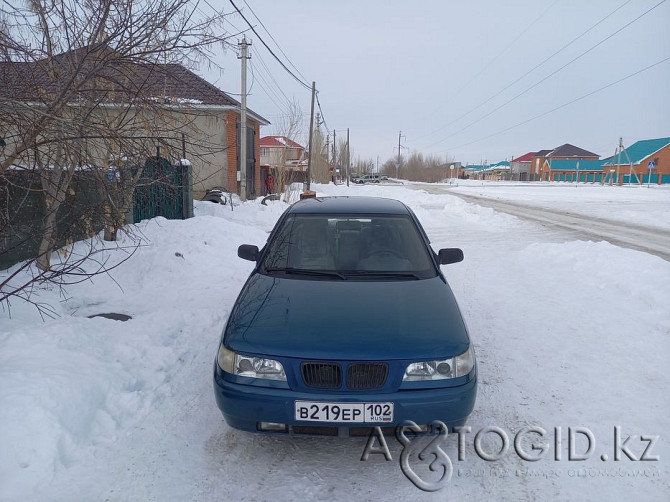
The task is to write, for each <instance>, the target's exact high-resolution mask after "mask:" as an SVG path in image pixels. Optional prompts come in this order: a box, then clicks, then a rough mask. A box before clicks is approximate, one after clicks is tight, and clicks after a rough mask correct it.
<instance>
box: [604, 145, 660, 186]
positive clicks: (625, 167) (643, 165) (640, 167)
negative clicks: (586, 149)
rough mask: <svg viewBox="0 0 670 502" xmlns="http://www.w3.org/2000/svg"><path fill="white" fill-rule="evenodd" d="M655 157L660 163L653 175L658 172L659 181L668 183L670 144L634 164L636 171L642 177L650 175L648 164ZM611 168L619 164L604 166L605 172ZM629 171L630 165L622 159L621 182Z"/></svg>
mask: <svg viewBox="0 0 670 502" xmlns="http://www.w3.org/2000/svg"><path fill="white" fill-rule="evenodd" d="M655 158H658V163H657V165H656V168H655V169H654V170H653V171H652V176H653V175H655V174H658V175H659V176H658V183H662V182H663V181H665V182H666V183H668V177H670V145H666V146H664V147H663V148H661V149H660V150H659V151H658V152H656V153H653V154H651V155H649V156H647V157H645V158H644V159H642V160H641V161H640V163H639V164H635V165H633V169H634V171H635V173H636V174H637V175H638V176H639V177H640V179H642V176H646V175H648V174H649V169H647V164H648V163H649V162H650V161H652V160H654V159H655ZM610 169H617V165H616V164H614V165H611V166H603V173H607V174H609V170H610ZM629 171H630V165H629V164H624V163H623V161H622V164H621V166H620V168H619V175H620V176H619V184H621V183H623V182H624V176H626V175H628V173H629ZM664 176H665V177H666V179H665V180H663V177H664Z"/></svg>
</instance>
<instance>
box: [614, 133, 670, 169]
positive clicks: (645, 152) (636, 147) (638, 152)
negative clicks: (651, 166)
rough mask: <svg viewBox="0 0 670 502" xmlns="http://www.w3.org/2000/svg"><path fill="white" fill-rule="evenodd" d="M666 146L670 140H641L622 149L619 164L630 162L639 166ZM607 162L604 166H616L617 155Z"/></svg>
mask: <svg viewBox="0 0 670 502" xmlns="http://www.w3.org/2000/svg"><path fill="white" fill-rule="evenodd" d="M667 145H670V138H657V139H643V140H641V141H636V142H635V143H633V144H632V145H630V146H629V147H628V148H624V151H623V152H621V163H622V164H628V162H632V163H633V164H639V163H640V162H642V161H643V160H644V159H646V158H647V157H649V156H651V155H653V154H655V153H656V152H658V151H659V150H660V149H661V148H663V147H664V146H667ZM626 154H628V155H626ZM629 159H630V160H629ZM608 160H609V161H608V162H607V163H606V164H605V165H612V164H614V165H616V164H617V163H618V161H619V158H618V155H617V156H616V158H611V159H608Z"/></svg>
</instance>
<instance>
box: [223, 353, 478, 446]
mask: <svg viewBox="0 0 670 502" xmlns="http://www.w3.org/2000/svg"><path fill="white" fill-rule="evenodd" d="M214 366H215V368H214V393H215V395H216V402H217V405H218V406H219V409H220V410H221V412H222V413H223V417H224V419H225V421H226V423H227V424H228V425H230V426H231V427H233V428H235V429H240V430H245V431H249V432H262V431H260V429H259V422H273V423H279V424H286V425H287V428H286V431H285V432H297V431H299V430H313V431H316V430H317V429H318V428H319V427H324V428H330V429H338V430H341V429H348V428H349V429H351V428H356V429H360V428H365V427H373V426H375V425H378V424H373V423H337V422H318V423H314V422H304V421H299V420H296V419H295V416H294V413H295V405H294V403H295V401H323V402H340V403H341V402H351V403H365V402H388V401H392V402H393V403H394V420H393V422H392V423H385V424H383V425H384V426H385V427H396V426H398V425H400V424H403V423H404V422H406V421H408V420H411V421H413V422H414V423H416V424H418V425H428V424H431V423H432V422H433V421H435V420H439V421H441V422H443V423H444V424H445V425H447V426H448V427H449V428H452V427H454V426H457V425H462V424H463V423H464V422H465V420H466V419H467V417H468V415H470V413H471V412H472V409H473V408H474V404H475V398H476V395H477V375H476V367H475V369H474V370H473V371H472V373H471V375H470V377H469V379H468V381H467V382H466V383H464V384H463V385H459V386H456V387H440V388H431V389H407V390H405V389H403V390H399V391H396V392H392V393H358V392H356V393H352V392H327V391H322V392H298V391H294V390H291V389H285V388H271V387H259V386H255V385H243V384H239V383H233V382H229V381H227V380H226V379H225V378H224V376H223V373H222V372H221V371H220V370H219V369H218V368H217V365H216V363H214ZM315 434H319V433H318V432H315ZM339 435H342V433H341V431H340V434H339Z"/></svg>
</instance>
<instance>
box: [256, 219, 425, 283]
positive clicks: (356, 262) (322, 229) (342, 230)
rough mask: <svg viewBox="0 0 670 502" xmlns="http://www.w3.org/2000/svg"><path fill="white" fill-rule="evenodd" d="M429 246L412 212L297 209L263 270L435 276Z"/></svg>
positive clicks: (278, 234)
mask: <svg viewBox="0 0 670 502" xmlns="http://www.w3.org/2000/svg"><path fill="white" fill-rule="evenodd" d="M430 252H431V251H430V250H429V248H428V247H427V246H426V244H425V241H424V240H423V238H422V236H421V233H420V231H419V229H418V228H417V226H416V224H415V223H414V221H413V220H412V219H411V218H410V217H409V216H404V215H397V216H396V215H390V216H380V215H369V216H366V215H355V216H342V215H327V214H324V215H292V216H289V217H287V218H286V219H285V220H284V221H283V222H282V224H281V226H280V228H278V229H277V231H276V232H275V233H274V237H273V238H272V240H271V242H269V243H268V246H267V251H266V253H265V254H264V258H263V262H262V264H261V271H263V272H265V273H270V274H275V273H278V274H282V273H286V272H287V271H290V272H292V273H295V272H299V271H330V272H337V273H340V274H345V275H347V277H350V276H361V277H362V276H366V277H374V275H375V274H377V273H384V274H389V275H391V276H393V275H394V274H395V275H403V274H410V276H411V277H418V278H425V277H434V276H435V275H436V274H437V270H436V268H435V265H434V263H433V261H432V259H431V256H430V254H429V253H430Z"/></svg>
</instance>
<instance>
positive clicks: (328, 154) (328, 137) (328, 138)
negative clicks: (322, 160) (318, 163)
mask: <svg viewBox="0 0 670 502" xmlns="http://www.w3.org/2000/svg"><path fill="white" fill-rule="evenodd" d="M329 159H330V133H329V132H327V133H326V164H327V165H328V170H329V171H330V160H329ZM333 183H335V184H337V181H336V180H335V167H333Z"/></svg>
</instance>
